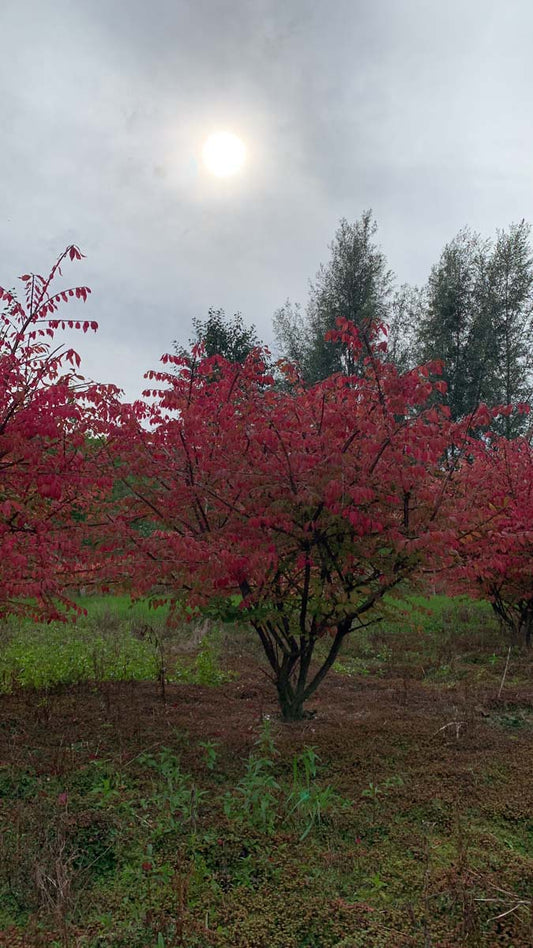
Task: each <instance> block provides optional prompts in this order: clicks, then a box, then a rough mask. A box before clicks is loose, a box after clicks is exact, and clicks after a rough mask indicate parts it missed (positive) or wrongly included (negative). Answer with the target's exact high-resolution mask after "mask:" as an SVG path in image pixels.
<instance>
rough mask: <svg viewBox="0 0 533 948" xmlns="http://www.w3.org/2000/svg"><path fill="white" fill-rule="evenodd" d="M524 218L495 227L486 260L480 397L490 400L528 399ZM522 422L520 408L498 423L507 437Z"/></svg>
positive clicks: (530, 305)
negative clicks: (501, 228) (483, 365)
mask: <svg viewBox="0 0 533 948" xmlns="http://www.w3.org/2000/svg"><path fill="white" fill-rule="evenodd" d="M529 234H530V226H529V224H526V222H525V221H521V223H520V224H511V226H510V227H509V229H508V231H498V235H497V239H496V242H495V244H494V247H493V249H492V253H491V254H490V257H489V260H488V264H487V278H486V297H485V300H484V306H483V322H484V324H485V327H486V328H485V338H486V339H487V340H488V345H487V347H486V353H487V360H486V372H485V375H484V379H483V383H484V384H483V385H482V386H481V399H482V400H483V401H486V402H488V403H489V404H493V405H494V404H503V405H511V404H517V403H520V402H527V401H528V400H529V399H530V397H531V390H532V378H531V370H532V361H533V360H532V355H533V353H532V343H533V325H532V316H533V257H532V253H531V246H530V243H529ZM523 426H524V417H523V416H521V415H519V414H516V413H515V414H513V415H507V416H503V417H502V418H501V419H499V420H498V419H497V420H496V427H499V428H500V430H501V433H502V434H504V435H505V436H506V437H508V438H509V437H512V436H513V435H515V434H517V433H518V432H519V431H520V430H521V429H522V428H523Z"/></svg>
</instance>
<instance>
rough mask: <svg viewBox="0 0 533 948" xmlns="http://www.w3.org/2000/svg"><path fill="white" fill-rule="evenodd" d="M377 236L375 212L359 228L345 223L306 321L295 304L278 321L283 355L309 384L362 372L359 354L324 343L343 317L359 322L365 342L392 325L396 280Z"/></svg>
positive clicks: (314, 286)
mask: <svg viewBox="0 0 533 948" xmlns="http://www.w3.org/2000/svg"><path fill="white" fill-rule="evenodd" d="M376 231H377V224H376V223H375V221H374V220H373V217H372V211H370V210H369V211H365V212H364V214H363V215H362V216H361V218H360V219H359V220H358V221H356V222H355V224H349V223H348V221H347V220H345V219H342V220H341V221H340V224H339V227H338V230H337V232H336V234H335V237H334V239H333V242H332V243H331V244H330V250H331V257H330V260H329V263H328V264H327V265H322V266H321V267H320V269H319V271H318V273H317V275H316V278H315V280H314V282H313V283H311V287H310V296H309V301H308V304H307V307H306V313H305V318H304V317H302V315H301V313H300V311H299V308H298V307H297V306H296V307H295V306H292V305H291V304H290V303H287V304H286V305H285V307H283V308H282V309H281V310H278V312H277V313H276V315H275V318H274V329H275V333H276V339H277V341H278V344H279V346H280V348H281V350H282V352H283V355H284V356H286V357H287V358H289V359H293V360H294V359H296V361H297V362H298V364H299V367H300V370H301V372H302V375H303V377H304V378H305V380H306V381H307V382H308V383H309V384H313V383H315V382H317V381H320V380H321V379H324V378H327V377H328V376H330V375H332V374H334V373H336V372H344V373H346V374H352V373H353V372H355V371H356V370H357V364H356V361H354V356H353V353H352V352H351V351H350V350H348V349H347V347H346V346H345V345H344V344H343V343H341V342H336V343H331V342H326V341H325V339H324V337H325V334H326V333H327V332H329V331H330V330H332V329H335V325H336V320H337V319H338V318H339V317H343V318H345V319H349V320H350V321H351V322H353V323H354V324H355V326H357V328H358V329H359V331H360V333H361V334H362V336H363V339H367V337H368V329H369V326H370V325H371V323H373V322H375V321H377V322H386V321H387V317H388V315H389V308H390V296H391V292H392V283H393V274H392V272H391V271H390V270H389V269H388V267H387V261H386V258H385V256H384V254H383V253H382V251H381V250H380V249H379V247H378V246H377V245H376V244H375V242H374V237H375V234H376ZM367 341H368V340H367Z"/></svg>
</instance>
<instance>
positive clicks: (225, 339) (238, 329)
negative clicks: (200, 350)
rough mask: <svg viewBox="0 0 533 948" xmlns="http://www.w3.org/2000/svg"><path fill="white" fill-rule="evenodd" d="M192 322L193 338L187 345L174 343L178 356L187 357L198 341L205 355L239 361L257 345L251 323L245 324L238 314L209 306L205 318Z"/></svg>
mask: <svg viewBox="0 0 533 948" xmlns="http://www.w3.org/2000/svg"><path fill="white" fill-rule="evenodd" d="M192 323H193V328H194V337H193V338H192V339H190V340H189V348H186V347H183V346H179V345H178V344H177V343H176V342H175V343H174V348H175V351H176V353H177V354H178V355H181V356H190V354H191V350H192V349H193V347H194V346H196V345H198V344H200V343H202V344H203V346H204V354H205V356H206V357H207V358H210V357H211V356H215V355H219V356H222V357H223V358H224V359H227V360H228V362H241V363H242V362H244V361H245V359H246V357H247V356H248V355H249V354H250V353H251V352H252V350H253V349H256V348H257V347H258V346H260V345H261V341H260V339H259V338H258V336H257V332H256V328H255V326H254V325H252V326H246V325H245V323H244V320H243V317H242V314H241V313H235V314H234V315H233V316H231V317H229V316H226V314H225V312H224V310H223V309H214V308H213V307H211V308H210V309H209V311H208V315H207V319H204V320H202V319H198V318H195V319H193V321H192Z"/></svg>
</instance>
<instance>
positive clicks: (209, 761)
mask: <svg viewBox="0 0 533 948" xmlns="http://www.w3.org/2000/svg"><path fill="white" fill-rule="evenodd" d="M199 746H200V747H201V748H202V750H203V751H204V761H205V765H206V767H207V769H208V770H214V769H215V767H216V763H217V760H218V748H219V746H220V745H219V743H218V741H201V742H200V744H199Z"/></svg>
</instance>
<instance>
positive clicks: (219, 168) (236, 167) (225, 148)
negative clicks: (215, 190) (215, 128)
mask: <svg viewBox="0 0 533 948" xmlns="http://www.w3.org/2000/svg"><path fill="white" fill-rule="evenodd" d="M202 160H203V163H204V165H205V167H206V169H207V170H208V171H209V172H211V174H214V175H216V177H217V178H228V177H230V176H231V175H234V174H237V173H238V172H239V171H241V170H242V168H243V165H244V163H245V161H246V146H245V144H244V142H243V141H242V140H241V139H240V138H238V137H237V135H234V134H233V133H232V132H215V133H214V134H213V135H210V136H209V138H208V139H207V140H206V142H205V144H204V146H203V148H202Z"/></svg>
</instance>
